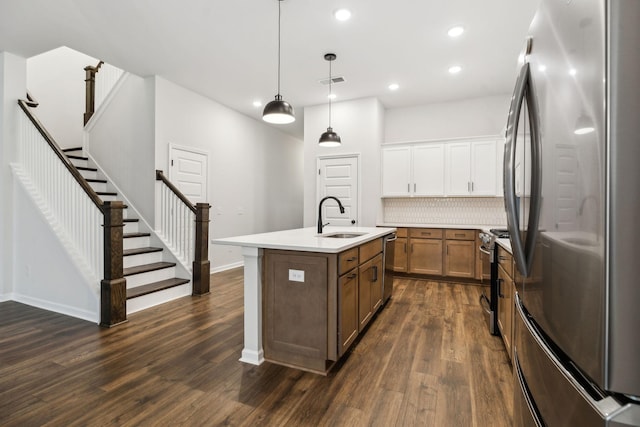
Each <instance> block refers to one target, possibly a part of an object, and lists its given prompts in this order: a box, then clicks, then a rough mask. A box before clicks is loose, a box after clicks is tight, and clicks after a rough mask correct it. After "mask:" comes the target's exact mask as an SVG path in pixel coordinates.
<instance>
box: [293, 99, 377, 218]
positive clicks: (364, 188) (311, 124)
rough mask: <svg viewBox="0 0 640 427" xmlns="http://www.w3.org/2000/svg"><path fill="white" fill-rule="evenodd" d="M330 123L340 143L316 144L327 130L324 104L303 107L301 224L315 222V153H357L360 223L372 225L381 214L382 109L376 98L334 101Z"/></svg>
mask: <svg viewBox="0 0 640 427" xmlns="http://www.w3.org/2000/svg"><path fill="white" fill-rule="evenodd" d="M331 111H332V118H331V126H332V127H333V130H334V131H335V132H336V133H337V134H338V135H340V138H341V140H342V145H341V146H340V147H335V148H327V147H320V146H318V138H320V135H321V134H322V133H323V132H325V131H326V130H327V126H328V106H327V105H326V104H325V105H318V106H314V107H306V108H305V109H304V170H305V175H304V224H305V226H312V225H314V224H315V223H316V221H317V218H316V215H317V206H316V179H317V174H316V165H317V159H318V157H319V156H328V155H344V154H360V164H359V168H360V171H359V173H360V225H361V226H363V227H371V226H375V224H376V222H377V218H378V217H381V215H382V214H381V206H382V205H381V201H380V144H381V143H382V139H383V129H384V117H385V111H384V108H383V106H382V104H381V103H380V101H378V100H377V99H376V98H365V99H358V100H355V101H345V102H335V103H333V104H332V107H331Z"/></svg>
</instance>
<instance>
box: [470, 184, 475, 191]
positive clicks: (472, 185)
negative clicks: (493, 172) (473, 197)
mask: <svg viewBox="0 0 640 427" xmlns="http://www.w3.org/2000/svg"><path fill="white" fill-rule="evenodd" d="M474 191H475V189H474V182H473V181H471V192H472V193H473V192H474Z"/></svg>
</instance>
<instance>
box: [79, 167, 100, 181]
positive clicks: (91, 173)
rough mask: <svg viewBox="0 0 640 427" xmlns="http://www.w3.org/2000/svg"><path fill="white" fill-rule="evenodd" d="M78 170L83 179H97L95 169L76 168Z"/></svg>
mask: <svg viewBox="0 0 640 427" xmlns="http://www.w3.org/2000/svg"><path fill="white" fill-rule="evenodd" d="M78 172H80V175H82V176H83V177H84V179H98V172H96V171H86V170H82V169H78Z"/></svg>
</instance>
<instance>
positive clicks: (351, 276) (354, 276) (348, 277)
mask: <svg viewBox="0 0 640 427" xmlns="http://www.w3.org/2000/svg"><path fill="white" fill-rule="evenodd" d="M356 276H357V274H356V273H351V274H350V275H348V276H347V279H355V278H356Z"/></svg>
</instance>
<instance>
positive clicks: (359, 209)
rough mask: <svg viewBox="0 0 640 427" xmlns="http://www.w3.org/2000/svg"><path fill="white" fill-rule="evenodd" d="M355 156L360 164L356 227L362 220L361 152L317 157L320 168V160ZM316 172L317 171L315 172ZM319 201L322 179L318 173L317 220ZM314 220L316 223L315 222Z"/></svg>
mask: <svg viewBox="0 0 640 427" xmlns="http://www.w3.org/2000/svg"><path fill="white" fill-rule="evenodd" d="M348 158H355V160H356V163H357V165H358V174H357V178H358V182H357V184H356V190H357V191H358V200H357V202H356V203H357V207H358V215H357V218H356V224H355V226H356V227H360V221H361V219H362V195H361V193H362V162H361V161H360V153H343V154H333V155H322V156H318V157H317V158H316V170H318V169H320V162H321V161H322V160H330V159H348ZM314 173H315V172H314ZM318 203H320V179H319V178H318V174H316V197H315V205H314V206H315V207H314V214H313V216H314V218H315V222H317V221H318ZM315 222H314V223H315Z"/></svg>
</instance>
